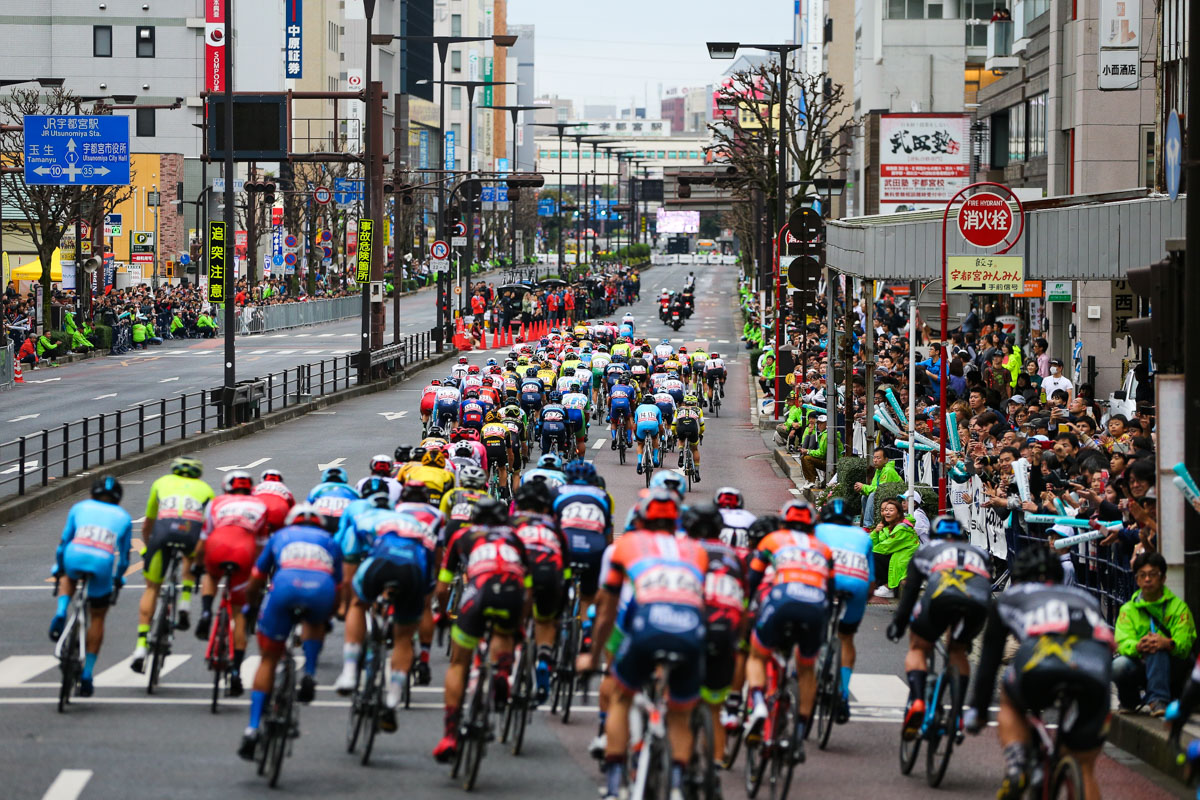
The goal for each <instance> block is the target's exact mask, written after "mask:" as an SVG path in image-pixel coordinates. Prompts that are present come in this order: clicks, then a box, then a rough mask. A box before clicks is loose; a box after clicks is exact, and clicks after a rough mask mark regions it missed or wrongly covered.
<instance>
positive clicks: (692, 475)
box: [682, 442, 700, 492]
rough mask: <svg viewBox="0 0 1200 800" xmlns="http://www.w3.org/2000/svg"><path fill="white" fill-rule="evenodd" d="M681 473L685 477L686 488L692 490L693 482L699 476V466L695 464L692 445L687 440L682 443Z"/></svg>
mask: <svg viewBox="0 0 1200 800" xmlns="http://www.w3.org/2000/svg"><path fill="white" fill-rule="evenodd" d="M682 453H683V474H684V475H685V476H686V477H687V482H688V483H687V489H688V491H689V492H690V491H691V490H692V484H694V483H695V482H696V481H697V480H698V479H699V477H700V468H699V467H697V466H696V458H695V456H693V455H692V446H691V444H690V443H689V442H684V443H683V450H682Z"/></svg>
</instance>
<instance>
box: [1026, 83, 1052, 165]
mask: <svg viewBox="0 0 1200 800" xmlns="http://www.w3.org/2000/svg"><path fill="white" fill-rule="evenodd" d="M1047 97H1048V93H1047V92H1042V93H1041V94H1039V95H1037V96H1036V97H1031V98H1030V99H1029V103H1028V105H1029V114H1028V120H1029V132H1028V137H1029V149H1028V152H1027V157H1028V158H1036V157H1037V156H1044V155H1046V98H1047Z"/></svg>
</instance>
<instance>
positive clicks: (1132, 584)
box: [1009, 534, 1137, 625]
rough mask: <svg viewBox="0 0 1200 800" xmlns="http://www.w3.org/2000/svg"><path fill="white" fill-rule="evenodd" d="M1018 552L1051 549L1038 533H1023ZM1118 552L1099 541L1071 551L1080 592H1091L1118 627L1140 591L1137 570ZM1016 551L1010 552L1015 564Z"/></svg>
mask: <svg viewBox="0 0 1200 800" xmlns="http://www.w3.org/2000/svg"><path fill="white" fill-rule="evenodd" d="M1015 538H1016V545H1017V550H1019V549H1020V548H1022V547H1048V546H1049V545H1048V544H1047V538H1046V537H1044V536H1038V535H1036V534H1030V535H1025V534H1019V535H1017V536H1016V537H1015ZM1118 553H1119V551H1118V549H1117V548H1116V547H1115V546H1113V545H1101V544H1100V543H1099V542H1083V543H1082V544H1078V545H1076V546H1075V547H1073V548H1071V560H1072V561H1073V562H1075V581H1076V584H1077V585H1078V586H1079V588H1080V589H1083V590H1085V591H1087V592H1088V593H1089V594H1091V595H1092V596H1093V597H1095V598H1096V601H1097V602H1099V603H1100V612H1101V613H1102V614H1103V615H1104V618H1105V620H1107V621H1108V624H1110V625H1114V624H1116V621H1117V615H1118V614H1119V613H1120V611H1121V606H1122V605H1124V604H1125V603H1126V602H1127V601H1128V600H1129V598H1130V597H1132V596H1133V593H1134V592H1135V591H1137V585H1136V583H1137V582H1136V581H1135V580H1134V577H1133V571H1132V570H1131V569H1130V565H1129V562H1128V560H1124V561H1122V560H1121V559H1120V557H1119V555H1118ZM1014 555H1015V553H1014V552H1010V553H1009V562H1010V563H1011V561H1012V557H1013V556H1014Z"/></svg>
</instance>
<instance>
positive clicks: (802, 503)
mask: <svg viewBox="0 0 1200 800" xmlns="http://www.w3.org/2000/svg"><path fill="white" fill-rule="evenodd" d="M780 515H781V516H782V517H783V521H784V524H785V525H786V526H787V527H789V528H791V529H792V530H812V526H813V522H814V521H815V520H814V515H813V507H812V505H811V504H809V502H808V501H807V500H805V499H803V498H800V497H797V498H794V499H792V500H788V501H787V502H786V503H784V504H783V508H782V509H781V510H780Z"/></svg>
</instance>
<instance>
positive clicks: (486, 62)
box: [483, 56, 495, 106]
mask: <svg viewBox="0 0 1200 800" xmlns="http://www.w3.org/2000/svg"><path fill="white" fill-rule="evenodd" d="M493 69H494V67H493V61H492V57H491V56H484V58H483V79H484V80H485V81H490V80H492V74H493V72H492V71H493ZM493 88H494V87H491V86H485V87H483V105H485V106H490V105H492V98H493V97H495V94H494V93H493V91H492V89H493Z"/></svg>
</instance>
